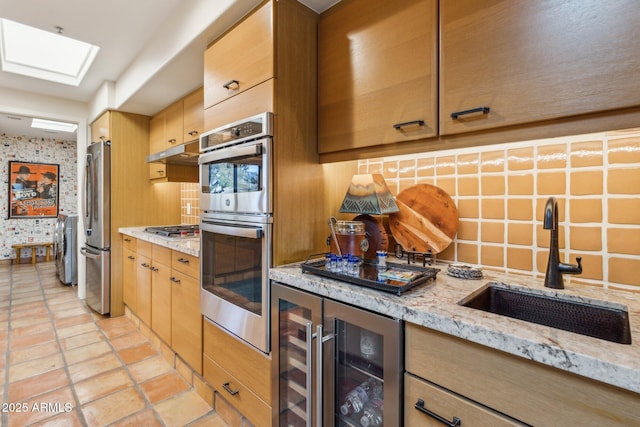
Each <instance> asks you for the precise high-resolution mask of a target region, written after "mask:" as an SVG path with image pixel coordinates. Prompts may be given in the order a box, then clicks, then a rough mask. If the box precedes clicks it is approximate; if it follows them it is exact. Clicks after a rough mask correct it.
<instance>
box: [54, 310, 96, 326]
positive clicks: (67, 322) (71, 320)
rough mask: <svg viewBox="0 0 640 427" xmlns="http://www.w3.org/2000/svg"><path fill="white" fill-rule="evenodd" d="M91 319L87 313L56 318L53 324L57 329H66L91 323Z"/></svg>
mask: <svg viewBox="0 0 640 427" xmlns="http://www.w3.org/2000/svg"><path fill="white" fill-rule="evenodd" d="M91 322H93V319H92V318H91V315H89V313H87V312H84V313H81V314H77V315H75V316H69V317H62V318H56V319H55V320H54V321H53V323H54V325H55V327H56V328H57V329H62V328H68V327H69V326H75V325H78V324H81V323H91Z"/></svg>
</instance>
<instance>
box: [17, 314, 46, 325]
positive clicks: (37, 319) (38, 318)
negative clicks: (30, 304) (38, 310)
mask: <svg viewBox="0 0 640 427" xmlns="http://www.w3.org/2000/svg"><path fill="white" fill-rule="evenodd" d="M50 321H51V319H50V318H49V315H48V314H46V313H45V314H34V315H33V316H29V315H26V316H23V317H17V318H14V315H13V314H12V315H11V327H12V328H21V327H23V326H29V325H38V324H40V323H43V322H50Z"/></svg>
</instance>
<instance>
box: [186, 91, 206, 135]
mask: <svg viewBox="0 0 640 427" xmlns="http://www.w3.org/2000/svg"><path fill="white" fill-rule="evenodd" d="M182 113H183V115H182V140H183V141H184V142H189V141H194V140H197V139H198V138H200V135H201V134H202V133H203V132H204V88H202V87H201V88H199V89H198V90H196V91H195V92H192V93H190V94H189V95H187V96H185V97H184V98H183V99H182Z"/></svg>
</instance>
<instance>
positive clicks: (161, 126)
mask: <svg viewBox="0 0 640 427" xmlns="http://www.w3.org/2000/svg"><path fill="white" fill-rule="evenodd" d="M182 108H183V107H182V100H180V101H177V102H174V103H173V104H171V105H169V106H168V107H167V108H165V109H164V110H162V111H160V112H159V113H158V114H156V115H154V116H153V117H152V118H151V122H150V123H149V153H158V152H160V151H164V150H166V149H168V148H171V147H175V146H176V145H180V144H182V143H183V142H184V140H183V139H182V135H183V129H182Z"/></svg>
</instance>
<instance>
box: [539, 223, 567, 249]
mask: <svg viewBox="0 0 640 427" xmlns="http://www.w3.org/2000/svg"><path fill="white" fill-rule="evenodd" d="M564 233H565V227H564V225H560V226H558V248H560V249H564V247H565V244H564ZM550 242H551V230H545V229H544V228H543V227H542V224H538V225H536V246H538V247H539V248H548V247H549V245H550Z"/></svg>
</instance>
